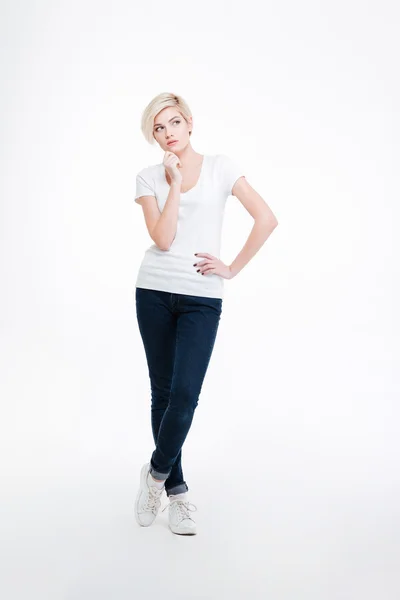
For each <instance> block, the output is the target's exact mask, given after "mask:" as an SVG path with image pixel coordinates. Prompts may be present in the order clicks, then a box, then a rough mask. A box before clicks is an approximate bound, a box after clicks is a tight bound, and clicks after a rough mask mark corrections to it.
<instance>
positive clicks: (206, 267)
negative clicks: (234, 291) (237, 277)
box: [193, 252, 233, 279]
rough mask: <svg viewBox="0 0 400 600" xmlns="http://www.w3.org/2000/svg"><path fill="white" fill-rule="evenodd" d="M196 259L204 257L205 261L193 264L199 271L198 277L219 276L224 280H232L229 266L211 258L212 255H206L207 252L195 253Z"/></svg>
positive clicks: (213, 257)
mask: <svg viewBox="0 0 400 600" xmlns="http://www.w3.org/2000/svg"><path fill="white" fill-rule="evenodd" d="M196 256H197V257H199V256H204V258H205V260H202V261H200V262H198V263H195V264H194V265H193V266H194V267H197V269H199V275H208V274H214V275H220V276H221V277H223V278H224V279H232V277H233V274H232V271H231V270H230V268H229V266H228V265H226V264H225V263H223V262H222V260H219V258H216V257H215V256H212V254H207V252H197V254H196Z"/></svg>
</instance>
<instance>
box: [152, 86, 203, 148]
mask: <svg viewBox="0 0 400 600" xmlns="http://www.w3.org/2000/svg"><path fill="white" fill-rule="evenodd" d="M167 106H173V107H175V108H176V109H177V111H178V112H179V113H180V114H181V115H182V117H183V118H184V119H185V121H187V120H188V118H189V117H191V116H192V113H191V111H190V108H189V106H188V104H187V102H186V101H185V100H184V99H183V98H182V96H177V95H176V94H171V93H169V92H162V93H161V94H158V96H156V97H155V98H153V100H151V101H150V102H149V104H148V105H147V106H146V108H145V109H144V111H143V114H142V122H141V129H142V132H143V135H144V137H145V138H146V140H147V141H148V142H149V144H154V143H155V139H154V133H153V127H154V117H155V116H156V115H158V113H159V112H160V111H161V110H163V108H166V107H167ZM191 133H192V132H190V133H189V135H190V134H191Z"/></svg>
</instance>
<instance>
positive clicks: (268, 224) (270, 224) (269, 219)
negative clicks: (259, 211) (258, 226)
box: [256, 215, 278, 232]
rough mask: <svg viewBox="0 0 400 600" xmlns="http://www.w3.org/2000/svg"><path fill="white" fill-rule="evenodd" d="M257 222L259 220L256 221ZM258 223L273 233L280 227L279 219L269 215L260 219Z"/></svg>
mask: <svg viewBox="0 0 400 600" xmlns="http://www.w3.org/2000/svg"><path fill="white" fill-rule="evenodd" d="M256 220H257V219H256ZM258 221H259V222H260V223H262V224H263V226H264V227H265V228H266V229H267V230H268V231H270V232H271V231H273V230H274V229H275V227H277V225H278V219H277V218H276V217H275V216H274V215H272V216H271V215H268V216H266V217H260V218H259V219H258Z"/></svg>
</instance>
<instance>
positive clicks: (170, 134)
mask: <svg viewBox="0 0 400 600" xmlns="http://www.w3.org/2000/svg"><path fill="white" fill-rule="evenodd" d="M191 129H192V118H191V117H190V118H189V123H188V122H187V121H186V120H185V119H184V118H183V117H182V115H181V114H180V112H179V111H178V110H177V109H176V108H174V107H172V106H167V108H163V110H161V111H160V112H159V113H158V114H157V115H156V116H155V117H154V126H153V135H154V139H155V140H156V142H158V144H159V145H160V146H161V148H162V149H163V150H165V151H167V150H168V151H170V152H173V153H174V154H179V152H180V151H182V150H183V149H184V148H185V147H186V146H187V145H188V144H189V143H190V136H189V131H190V130H191ZM172 141H174V142H175V143H174V144H171V145H168V142H172Z"/></svg>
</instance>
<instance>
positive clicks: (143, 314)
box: [136, 288, 177, 394]
mask: <svg viewBox="0 0 400 600" xmlns="http://www.w3.org/2000/svg"><path fill="white" fill-rule="evenodd" d="M169 299H170V294H168V293H167V292H160V291H158V290H148V289H144V288H136V315H137V320H138V326H139V331H140V335H141V337H142V341H143V346H144V349H145V353H146V359H147V365H148V369H149V377H150V381H151V387H152V391H153V392H158V393H159V394H161V393H163V392H168V391H169V389H170V387H171V382H172V375H173V370H174V360H175V344H176V333H177V317H176V315H175V314H173V311H172V310H171V306H170V300H169Z"/></svg>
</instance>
